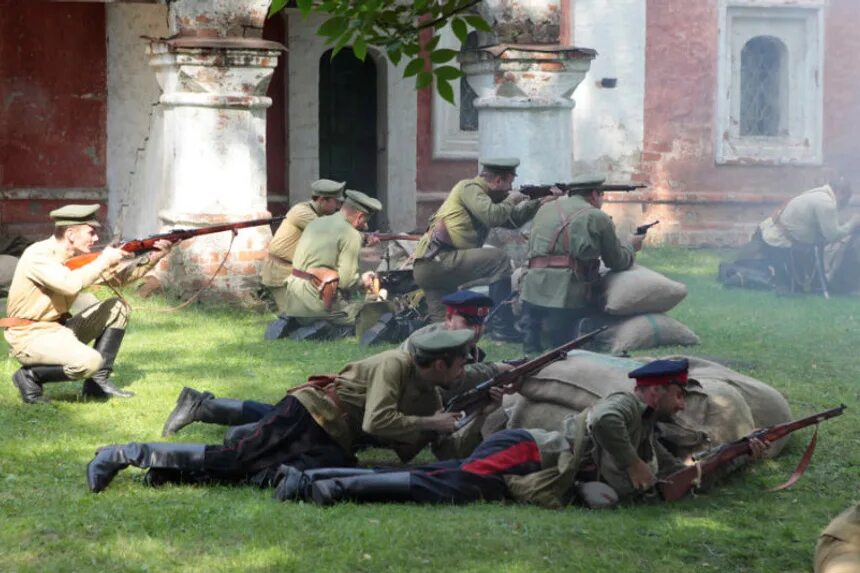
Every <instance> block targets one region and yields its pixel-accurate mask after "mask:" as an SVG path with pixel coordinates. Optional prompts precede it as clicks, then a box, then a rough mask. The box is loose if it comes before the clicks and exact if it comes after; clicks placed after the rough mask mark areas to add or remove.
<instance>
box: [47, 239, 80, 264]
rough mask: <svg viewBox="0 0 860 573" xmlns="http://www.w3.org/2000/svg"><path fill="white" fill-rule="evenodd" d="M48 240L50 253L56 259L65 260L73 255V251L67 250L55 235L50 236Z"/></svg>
mask: <svg viewBox="0 0 860 573" xmlns="http://www.w3.org/2000/svg"><path fill="white" fill-rule="evenodd" d="M48 241H50V243H49V244H50V246H51V255H53V257H54V258H55V259H57V260H58V261H65V260H67V259H70V258H71V257H73V256H74V253H70V252H69V251H67V250H66V248H65V247H64V246H63V244H62V243H61V242H60V241H59V240H58V239H57V238H56V237H51V238H50V239H48Z"/></svg>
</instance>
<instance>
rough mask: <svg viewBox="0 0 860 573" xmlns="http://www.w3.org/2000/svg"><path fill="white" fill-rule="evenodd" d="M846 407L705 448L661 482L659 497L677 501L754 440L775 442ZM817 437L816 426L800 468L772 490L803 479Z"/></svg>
mask: <svg viewBox="0 0 860 573" xmlns="http://www.w3.org/2000/svg"><path fill="white" fill-rule="evenodd" d="M845 408H846V406H845V404H842V405H841V406H839V407H837V408H831V409H830V410H825V411H823V412H818V413H817V414H813V415H811V416H807V417H805V418H800V419H798V420H794V421H792V422H785V423H784V424H776V425H773V426H769V427H767V428H761V429H759V430H756V431H754V432H752V433H750V434H748V435H746V436H744V437H743V438H740V439H738V440H735V441H734V442H731V443H728V444H724V445H721V446H717V447H715V448H712V449H710V450H706V451H705V452H702V453H700V454H698V455H695V456H693V460H694V462H695V463H694V464H693V465H690V466H687V467H685V468H684V469H682V470H678V471H676V472H675V473H673V474H671V475H669V476H668V477H666V478H665V479H663V480H661V481H660V482H658V483H657V491H658V492H659V493H660V497H662V498H663V499H664V500H665V501H676V500H678V499H681V498H682V497H684V496H685V495H686V494H687V492H689V491H691V490H693V489H696V488H698V487H700V486H701V484H702V482H703V480H705V479H707V478H709V477H711V476H713V475H714V474H715V473H716V472H717V471H719V470H720V469H721V468H723V467H725V466H727V465H728V464H730V463H731V462H732V461H733V460H735V459H736V458H739V457H740V456H744V455H748V454H750V453H752V450H751V448H750V441H751V440H753V439H756V438H757V439H759V440H761V441H763V442H765V443H772V442H775V441H777V440H779V439H782V438H784V437H785V436H787V435H789V434H791V433H792V432H796V431H797V430H800V429H801V428H805V427H807V426H812V425H813V424H815V425H816V426H817V425H818V424H819V423H820V422H823V421H824V420H828V419H830V418H835V417H836V416H840V415H841V414H842V413H843V412H844V411H845ZM817 439H818V428H816V429H815V434H813V436H812V440H811V441H810V442H809V446H807V448H806V452H805V453H804V454H803V458H802V459H801V460H800V463H799V464H798V466H797V469H796V470H795V471H794V473H793V474H792V475H791V477H790V478H789V480H788V481H787V482H785V483H784V484H782V485H780V486H778V487H775V488H773V489H772V490H771V491H778V490H782V489H786V488H788V487H790V486H792V485H793V484H794V483H795V482H796V481H797V480H798V479H800V476H801V475H803V472H804V471H805V470H806V467H807V466H808V465H809V461H810V460H811V459H812V453H813V452H814V451H815V443H816V442H817Z"/></svg>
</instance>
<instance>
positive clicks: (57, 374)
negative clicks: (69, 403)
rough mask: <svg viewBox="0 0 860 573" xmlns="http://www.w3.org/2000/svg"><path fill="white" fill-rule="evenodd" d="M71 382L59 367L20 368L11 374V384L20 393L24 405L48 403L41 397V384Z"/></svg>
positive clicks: (51, 365)
mask: <svg viewBox="0 0 860 573" xmlns="http://www.w3.org/2000/svg"><path fill="white" fill-rule="evenodd" d="M69 380H71V378H69V377H68V376H66V373H65V372H64V371H63V367H62V366H60V365H54V364H50V365H47V364H46V365H41V364H40V365H37V366H22V367H21V368H19V369H18V371H17V372H15V373H14V374H12V382H14V383H15V386H17V387H18V391H19V392H20V393H21V400H23V401H24V403H25V404H47V403H48V402H50V400H48V399H47V398H45V396H43V395H42V384H45V383H47V382H67V381H69Z"/></svg>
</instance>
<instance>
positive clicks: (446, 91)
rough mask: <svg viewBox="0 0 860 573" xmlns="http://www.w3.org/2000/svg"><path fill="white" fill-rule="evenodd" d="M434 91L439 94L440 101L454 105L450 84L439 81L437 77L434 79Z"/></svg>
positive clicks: (452, 90)
mask: <svg viewBox="0 0 860 573" xmlns="http://www.w3.org/2000/svg"><path fill="white" fill-rule="evenodd" d="M436 91H437V92H439V95H440V96H442V99H444V100H445V101H447V102H448V103H450V104H453V103H454V89H453V88H452V87H451V84H449V83H448V82H446V81H445V80H441V79H439V77H438V76H437V77H436Z"/></svg>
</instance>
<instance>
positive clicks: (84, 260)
mask: <svg viewBox="0 0 860 573" xmlns="http://www.w3.org/2000/svg"><path fill="white" fill-rule="evenodd" d="M283 218H284V217H283V216H281V217H270V218H268V219H252V220H250V221H240V222H238V223H225V224H224V225H212V226H210V227H201V228H199V229H174V230H172V231H168V232H167V233H159V234H156V235H150V236H149V237H146V238H144V239H132V240H130V241H126V242H124V243H120V244H119V245H117V248H118V249H121V250H123V251H125V252H127V253H132V254H133V255H134V256H140V255H142V254H144V253H149V252H151V251H154V250H155V243H156V242H158V241H160V240H166V241H170V242H171V243H177V242H179V241H184V240H185V239H190V238H192V237H199V236H201V235H210V234H212V233H221V232H224V231H233V232H234V233H235V232H236V231H238V230H239V229H245V228H247V227H261V226H263V225H269V224H271V223H274V222H276V221H280V220H282V219H283ZM100 254H101V253H99V252H95V253H87V254H85V255H78V256H76V257H72V258H70V259H68V260H66V262H65V263H64V264H65V265H66V267H68V268H69V269H71V270H75V269H79V268H81V267H82V266H84V265H88V264H90V263H91V262H93V261H94V260H96V259H97V258H98V256H99V255H100Z"/></svg>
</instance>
